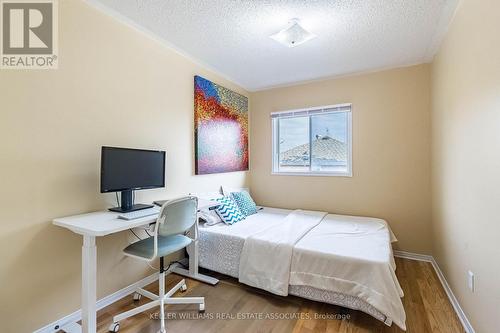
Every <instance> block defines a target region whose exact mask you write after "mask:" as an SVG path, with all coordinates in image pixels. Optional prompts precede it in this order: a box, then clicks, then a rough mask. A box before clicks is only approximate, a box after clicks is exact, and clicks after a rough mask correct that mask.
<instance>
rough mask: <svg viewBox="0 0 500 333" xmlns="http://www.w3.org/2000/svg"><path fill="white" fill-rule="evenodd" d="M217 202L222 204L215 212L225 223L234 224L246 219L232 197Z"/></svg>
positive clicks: (218, 199)
mask: <svg viewBox="0 0 500 333" xmlns="http://www.w3.org/2000/svg"><path fill="white" fill-rule="evenodd" d="M216 201H217V202H220V205H219V206H217V208H216V209H215V211H216V212H217V214H218V215H219V216H220V218H221V219H222V221H223V222H224V223H226V224H234V223H236V222H239V221H241V220H244V219H245V215H243V213H242V212H241V211H240V209H239V208H238V205H237V204H236V203H235V202H234V201H233V199H231V197H222V198H217V199H216Z"/></svg>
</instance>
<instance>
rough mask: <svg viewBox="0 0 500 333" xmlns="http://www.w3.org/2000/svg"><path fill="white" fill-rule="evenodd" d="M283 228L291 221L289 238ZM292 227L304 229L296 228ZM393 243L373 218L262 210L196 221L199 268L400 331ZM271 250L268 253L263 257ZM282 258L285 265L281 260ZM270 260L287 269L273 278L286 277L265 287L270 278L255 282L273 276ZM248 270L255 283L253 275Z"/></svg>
mask: <svg viewBox="0 0 500 333" xmlns="http://www.w3.org/2000/svg"><path fill="white" fill-rule="evenodd" d="M304 218H305V219H304ZM307 219H309V220H307ZM287 225H289V226H293V228H291V229H290V230H291V232H289V234H290V235H289V236H282V235H283V234H287V232H286V231H285V232H284V231H283V230H286V228H287V227H286V226H287ZM297 226H300V227H302V228H303V230H301V231H296V229H298V228H297ZM280 238H281V239H280ZM393 241H396V238H395V237H394V235H393V233H392V232H391V230H390V228H389V227H388V225H387V223H386V222H385V221H383V220H380V219H374V218H368V217H355V216H344V215H334V214H327V213H322V212H313V211H297V210H296V211H292V210H286V209H278V208H269V207H263V208H262V209H261V210H260V211H259V212H258V213H257V214H254V215H251V216H248V217H247V218H246V219H245V220H244V221H241V222H238V223H236V224H233V225H225V224H222V223H221V224H216V225H212V226H204V225H201V226H200V228H199V249H200V251H199V256H200V257H199V265H200V267H203V268H206V269H209V270H212V271H216V272H219V273H222V274H226V275H229V276H232V277H234V278H238V279H239V280H240V282H242V283H245V284H248V285H251V286H254V287H257V288H261V289H265V290H268V291H270V292H273V293H275V294H278V295H287V294H290V295H295V296H299V297H303V298H306V299H310V300H314V301H320V302H325V303H330V304H335V305H340V306H343V307H347V308H350V309H353V310H359V311H363V312H365V313H367V314H369V315H371V316H372V317H374V318H376V319H378V320H380V321H383V322H384V323H385V324H387V325H391V324H392V323H393V322H394V323H395V324H396V325H397V326H399V327H401V328H402V329H403V330H405V329H406V327H405V313H404V309H403V306H402V303H401V299H400V298H401V297H402V296H403V292H402V289H401V287H400V286H399V283H398V281H397V278H396V275H395V269H396V266H395V262H394V258H393V255H392V247H391V242H393ZM280 249H281V250H280ZM270 250H272V253H273V256H264V255H263V254H264V253H269V251H270ZM259 251H261V252H262V253H261V254H259V253H258V252H259ZM280 251H281V252H283V253H282V254H283V255H284V257H282V258H280V254H279V253H280ZM276 253H278V254H276ZM288 253H289V254H288ZM252 255H253V256H254V257H255V258H252ZM287 256H289V257H290V260H289V263H287V262H286V260H284V259H283V258H287ZM266 257H267V258H266ZM263 259H267V260H268V262H267V263H266V260H263ZM252 260H253V262H252ZM277 260H278V262H280V264H281V265H280V267H284V268H286V270H284V271H283V272H281V273H282V274H286V279H284V278H285V275H283V279H282V278H277V279H278V280H280V281H279V282H280V283H281V284H283V283H284V282H283V281H286V287H283V285H280V284H279V283H278V284H274V285H273V286H269V284H272V283H270V282H269V281H274V280H273V278H276V276H270V277H269V279H270V280H269V281H268V280H265V281H264V282H262V281H261V280H260V279H261V277H262V276H263V275H264V276H265V275H266V274H267V273H268V272H270V271H273V272H272V273H269V274H271V275H272V274H274V275H276V274H279V273H276V272H274V270H275V269H276V267H277V265H276V261H277ZM283 263H284V264H283ZM266 265H267V266H266ZM271 265H273V268H272V269H269V267H271ZM259 266H261V267H259ZM248 267H250V269H248ZM252 270H253V271H252ZM252 273H254V275H255V276H257V277H258V279H257V281H256V280H252ZM281 280H283V281H281Z"/></svg>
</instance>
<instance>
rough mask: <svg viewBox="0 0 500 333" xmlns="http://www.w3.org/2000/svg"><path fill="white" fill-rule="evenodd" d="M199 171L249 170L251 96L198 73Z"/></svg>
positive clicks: (196, 146)
mask: <svg viewBox="0 0 500 333" xmlns="http://www.w3.org/2000/svg"><path fill="white" fill-rule="evenodd" d="M194 126H195V130H194V133H195V169H196V174H197V175H204V174H211V173H222V172H232V171H244V170H248V98H247V97H245V96H243V95H240V94H238V93H236V92H234V91H231V90H229V89H227V88H224V87H222V86H220V85H218V84H215V83H213V82H211V81H209V80H207V79H204V78H202V77H201V76H195V77H194Z"/></svg>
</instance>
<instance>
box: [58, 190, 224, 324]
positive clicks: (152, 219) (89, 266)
mask: <svg viewBox="0 0 500 333" xmlns="http://www.w3.org/2000/svg"><path fill="white" fill-rule="evenodd" d="M217 205H219V203H217V202H213V201H208V200H203V199H199V200H198V210H200V209H203V208H210V207H215V206H217ZM118 215H120V214H119V213H113V212H110V211H100V212H94V213H88V214H81V215H75V216H68V217H61V218H57V219H54V221H53V222H52V223H53V224H54V225H57V226H59V227H63V228H66V229H69V230H71V231H73V232H74V233H77V234H80V235H82V236H83V246H82V327H81V329H80V331H81V332H85V333H95V332H96V327H97V322H96V272H97V257H96V254H97V247H96V245H95V239H96V237H101V236H106V235H110V234H114V233H117V232H120V231H124V230H129V229H133V228H137V227H143V226H146V225H149V224H151V223H156V218H157V216H156V215H151V216H146V217H142V218H140V219H136V220H130V221H127V220H122V219H119V218H118ZM190 232H192V233H194V238H195V239H197V238H198V221H196V223H195V224H194V226H193V229H192V230H191V231H190ZM188 252H189V254H190V255H189V270H186V269H182V268H179V267H176V268H175V269H173V272H175V273H177V274H180V275H183V276H186V277H189V278H191V279H195V280H199V281H202V282H205V283H209V284H212V285H215V284H216V283H217V282H219V280H217V279H215V278H212V277H210V276H206V275H203V274H199V273H198V242H197V241H194V242H192V243H191V244H190V245H189V246H188ZM75 327H78V326H76V323H75V324H74V325H72V326H71V332H74V331H77V329H75ZM61 329H62V330H64V327H62V328H61Z"/></svg>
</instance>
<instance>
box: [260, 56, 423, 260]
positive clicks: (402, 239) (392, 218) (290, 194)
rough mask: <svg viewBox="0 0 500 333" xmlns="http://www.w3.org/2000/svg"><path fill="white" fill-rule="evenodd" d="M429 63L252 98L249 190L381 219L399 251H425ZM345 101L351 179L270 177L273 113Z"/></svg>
mask: <svg viewBox="0 0 500 333" xmlns="http://www.w3.org/2000/svg"><path fill="white" fill-rule="evenodd" d="M429 80H430V78H429V66H428V65H420V66H413V67H407V68H401V69H395V70H390V71H384V72H379V73H373V74H365V75H360V76H353V77H347V78H340V79H335V80H328V81H319V82H314V83H308V84H303V85H297V86H292V87H286V88H279V89H272V90H267V91H262V92H257V93H253V94H252V95H251V99H252V117H251V121H250V125H251V126H250V127H251V138H252V140H251V154H250V159H251V160H250V162H251V170H252V176H251V180H250V182H251V189H252V194H254V195H255V198H256V200H257V202H258V203H259V204H262V205H269V206H277V207H286V208H305V209H320V210H325V211H328V212H332V213H340V214H355V215H366V216H375V217H380V218H383V219H386V220H387V221H388V222H389V224H390V225H391V227H392V229H393V230H394V232H395V233H396V235H397V237H398V238H399V244H398V245H397V247H398V248H400V249H403V250H407V251H414V252H419V253H430V251H431V235H430V232H431V225H430V223H431V221H430V220H431V205H430V203H431V199H430V192H431V190H430V100H429V98H430V97H429V92H430V91H429ZM338 103H352V107H353V111H352V119H353V177H352V178H345V177H298V176H277V175H271V119H270V117H269V114H270V113H271V112H273V111H280V110H287V109H295V108H303V107H311V106H321V105H330V104H338Z"/></svg>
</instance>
